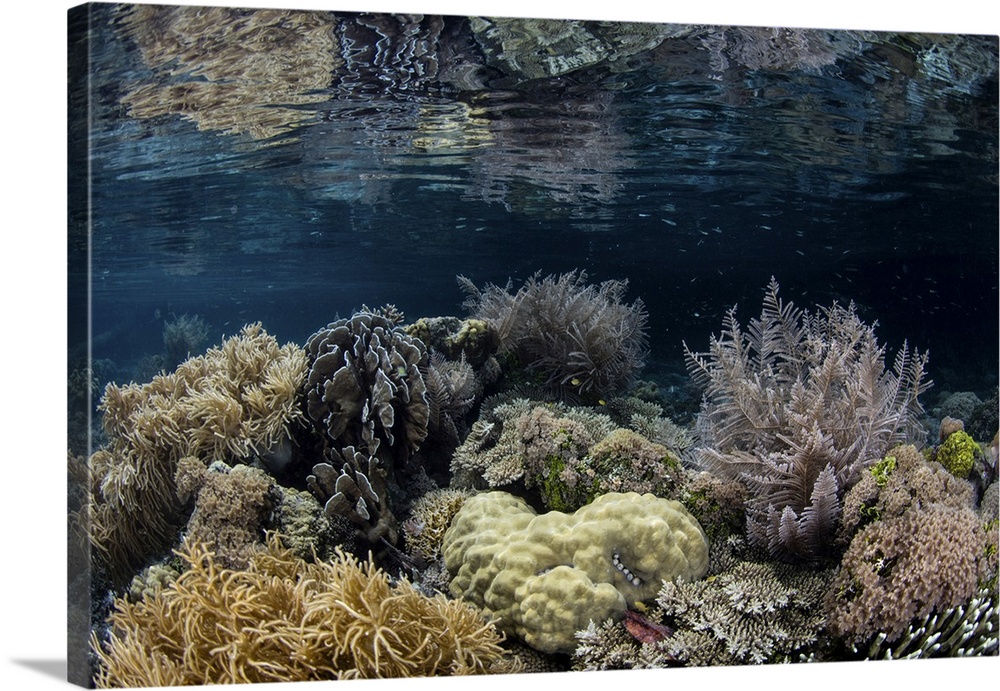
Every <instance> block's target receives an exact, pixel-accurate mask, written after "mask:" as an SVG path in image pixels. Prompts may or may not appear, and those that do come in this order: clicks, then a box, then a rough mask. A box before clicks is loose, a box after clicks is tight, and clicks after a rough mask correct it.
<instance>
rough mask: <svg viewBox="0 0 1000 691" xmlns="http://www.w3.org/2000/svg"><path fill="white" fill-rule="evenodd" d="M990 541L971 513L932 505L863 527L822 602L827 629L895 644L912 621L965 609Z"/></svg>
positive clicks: (853, 638)
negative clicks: (962, 606) (878, 637)
mask: <svg viewBox="0 0 1000 691" xmlns="http://www.w3.org/2000/svg"><path fill="white" fill-rule="evenodd" d="M985 544H986V539H985V536H984V534H983V531H982V526H981V524H980V522H979V519H978V517H977V516H976V513H975V512H974V511H972V510H971V509H955V508H951V507H947V506H940V505H934V506H930V507H927V508H924V509H920V510H911V511H907V512H906V513H904V514H903V515H902V516H897V517H894V518H886V519H882V520H879V521H876V522H875V523H872V524H871V525H868V526H866V527H864V528H862V529H861V530H860V531H859V532H858V534H857V535H855V537H854V540H852V542H851V544H850V546H849V547H848V548H847V551H846V552H845V553H844V557H843V560H842V561H841V566H840V571H839V572H838V574H837V576H836V577H835V578H834V580H833V582H832V584H831V586H830V589H829V591H828V592H827V595H826V598H825V607H826V610H827V612H828V619H827V625H828V627H829V630H830V631H831V632H833V633H834V634H835V635H837V636H840V637H843V638H845V639H847V640H848V641H850V642H852V643H860V642H863V641H865V640H867V639H869V638H871V637H873V636H875V635H876V634H878V633H884V634H886V639H885V640H886V641H888V642H890V643H891V642H893V641H894V640H896V639H897V638H898V637H899V636H900V635H901V634H902V633H903V632H904V631H905V630H906V627H907V625H908V624H909V623H910V622H911V621H912V620H913V619H916V618H917V617H924V616H927V615H928V614H930V613H931V612H935V611H937V612H942V611H944V610H946V609H948V608H950V607H955V606H957V605H960V604H962V603H963V602H965V601H966V600H968V599H969V598H970V597H972V596H973V594H974V593H975V592H976V589H977V587H978V582H979V578H980V576H983V575H986V571H987V569H988V564H987V563H986V559H985V556H986V555H985V550H984V545H985Z"/></svg>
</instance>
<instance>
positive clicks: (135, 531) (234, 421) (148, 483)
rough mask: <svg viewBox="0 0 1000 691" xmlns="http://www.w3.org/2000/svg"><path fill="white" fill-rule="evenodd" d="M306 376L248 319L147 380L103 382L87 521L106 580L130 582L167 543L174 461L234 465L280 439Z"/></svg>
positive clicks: (174, 518)
mask: <svg viewBox="0 0 1000 691" xmlns="http://www.w3.org/2000/svg"><path fill="white" fill-rule="evenodd" d="M305 374H306V355H305V352H304V351H303V350H302V349H301V348H300V347H298V346H296V345H294V344H287V345H285V346H279V345H278V343H277V341H276V340H275V339H274V338H273V337H272V336H270V335H268V334H267V332H266V331H265V330H264V329H263V327H262V326H261V324H260V323H256V324H250V325H247V326H245V327H244V328H243V329H242V331H241V332H240V333H239V334H238V335H237V336H233V337H232V338H229V339H228V340H226V341H225V342H224V343H223V344H222V345H221V346H220V347H217V348H210V349H209V350H208V351H207V352H206V353H205V354H204V355H200V356H198V357H194V358H191V359H189V360H187V361H185V362H183V363H181V364H180V365H179V366H178V367H177V369H176V370H175V371H174V372H171V373H168V374H160V375H157V376H156V377H154V378H153V380H152V381H150V382H148V383H146V384H135V383H133V384H127V385H124V386H119V385H116V384H109V385H108V386H107V388H106V389H105V392H104V396H103V398H102V399H101V404H100V410H101V412H102V413H103V416H104V417H103V423H104V429H105V431H106V432H107V435H108V444H107V446H106V447H105V448H103V449H100V450H98V451H97V452H95V453H94V454H93V455H92V457H91V459H90V465H91V473H92V481H93V484H92V493H93V497H92V500H91V516H90V518H91V521H90V523H91V542H92V544H93V545H94V547H95V555H96V557H97V559H98V561H99V562H100V563H101V565H102V566H103V567H104V568H105V569H106V570H107V571H108V572H109V574H110V575H111V576H112V578H114V579H115V580H119V581H121V580H124V579H127V578H129V577H131V572H132V570H133V569H134V568H135V567H137V566H138V565H140V564H141V563H142V561H144V559H145V558H146V557H147V556H149V555H150V554H152V553H155V552H157V551H159V550H163V549H166V548H167V547H169V546H170V545H171V544H172V543H173V542H174V540H175V539H176V536H177V533H178V530H179V528H180V525H181V524H182V523H183V516H184V506H183V502H182V501H181V500H179V499H178V497H177V494H176V492H177V489H179V488H177V487H175V480H174V478H175V474H176V471H177V466H178V462H179V461H180V460H181V459H182V458H185V457H191V458H195V459H198V460H200V461H201V462H202V463H204V464H206V465H207V464H209V463H211V462H212V461H216V460H228V461H241V460H247V459H250V458H252V457H254V456H257V455H266V454H267V453H268V452H269V451H271V450H273V449H274V448H276V447H278V446H280V445H281V444H283V443H286V442H287V439H288V436H289V430H290V428H291V426H292V425H294V424H295V423H296V422H298V421H299V420H300V419H301V418H302V412H301V410H300V409H299V407H298V404H297V400H296V397H297V394H298V392H299V388H300V386H301V385H302V383H303V381H304V380H305ZM180 489H182V493H183V488H180ZM189 489H190V488H189Z"/></svg>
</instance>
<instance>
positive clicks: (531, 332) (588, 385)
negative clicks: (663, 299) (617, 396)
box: [458, 271, 648, 396]
mask: <svg viewBox="0 0 1000 691" xmlns="http://www.w3.org/2000/svg"><path fill="white" fill-rule="evenodd" d="M540 276H541V273H540V272H539V273H536V274H535V275H534V276H532V277H531V278H529V279H528V280H527V281H525V283H524V285H523V286H522V287H521V288H519V289H518V290H517V291H516V292H512V291H513V286H512V284H511V283H509V282H508V284H507V286H506V288H500V287H499V286H496V285H492V284H490V285H487V286H486V288H485V289H483V290H479V289H478V288H477V287H476V286H475V284H473V283H472V281H470V280H469V279H467V278H465V277H463V276H459V277H458V280H459V283H460V284H461V285H462V287H463V288H464V289H465V290H466V292H467V293H468V294H469V298H468V299H467V300H466V301H465V307H466V308H467V309H468V310H470V311H471V312H472V314H473V316H474V317H475V318H477V319H482V320H484V321H485V322H487V323H488V324H490V326H491V327H492V328H494V329H495V330H496V332H497V334H498V335H499V337H500V350H501V352H504V353H516V355H517V356H518V358H519V359H520V362H521V363H522V364H523V365H525V366H526V367H528V368H530V369H533V370H536V371H537V372H539V373H540V374H541V375H542V376H543V377H544V378H545V386H547V387H549V388H552V389H557V390H558V389H562V388H568V389H572V390H574V391H576V392H579V393H581V394H585V395H586V394H590V395H595V396H600V395H604V396H608V395H611V394H613V393H616V392H619V391H622V390H623V389H625V388H626V387H627V385H628V384H630V383H631V381H632V379H633V378H634V375H635V373H636V372H637V371H638V369H639V368H640V367H641V366H642V365H643V364H644V363H645V359H646V351H647V347H646V333H645V328H646V321H647V318H648V317H647V314H646V310H645V305H644V304H643V302H642V300H636V301H635V302H633V303H632V304H631V305H629V304H626V303H625V302H623V298H624V296H625V290H626V288H627V287H628V281H605V282H603V283H601V284H600V285H597V286H594V285H587V283H586V281H587V274H586V272H584V271H579V272H577V271H571V272H569V273H566V274H562V275H560V276H546V277H545V278H540Z"/></svg>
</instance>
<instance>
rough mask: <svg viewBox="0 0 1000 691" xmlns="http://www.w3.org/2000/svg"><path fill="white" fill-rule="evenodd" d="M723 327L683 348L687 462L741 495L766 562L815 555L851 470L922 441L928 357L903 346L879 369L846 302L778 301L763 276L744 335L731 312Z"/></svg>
mask: <svg viewBox="0 0 1000 691" xmlns="http://www.w3.org/2000/svg"><path fill="white" fill-rule="evenodd" d="M723 326H724V330H723V333H722V334H721V335H720V336H719V337H717V338H714V339H713V341H712V343H711V344H710V347H709V352H708V353H694V352H692V351H691V350H690V349H688V347H687V345H686V344H685V346H684V349H685V354H686V356H687V361H688V369H689V371H690V373H691V376H692V379H693V380H694V382H695V383H696V384H698V385H699V386H701V387H702V389H703V390H704V399H703V401H702V407H701V412H700V413H699V415H698V421H697V429H698V433H699V436H700V438H701V441H702V446H701V447H699V448H698V449H697V450H696V453H697V456H698V458H699V460H700V462H701V463H702V464H703V465H705V466H706V467H707V468H709V469H711V470H713V471H715V472H717V473H719V474H721V475H723V476H725V477H730V478H735V479H740V480H741V481H742V482H743V483H744V484H745V485H746V486H747V488H748V489H749V491H750V493H751V497H752V498H751V501H750V506H749V508H748V516H747V518H748V531H749V535H750V538H751V540H753V541H754V542H755V543H757V544H763V545H765V546H767V548H768V549H769V550H770V551H771V553H772V554H774V555H776V556H785V557H800V558H812V557H816V556H820V555H821V554H822V552H823V551H824V549H825V548H826V545H828V544H829V543H830V542H831V540H830V538H831V537H832V535H833V533H834V531H835V530H836V527H837V520H838V518H839V515H840V500H841V497H842V496H843V493H844V492H845V491H846V490H847V489H848V488H849V487H850V486H851V485H853V484H854V483H855V482H856V481H857V480H858V478H859V476H860V472H861V470H862V469H863V468H865V467H866V466H867V465H868V464H870V463H871V462H873V461H875V460H878V459H879V458H881V457H882V456H883V455H884V454H885V452H886V451H887V450H888V449H889V448H891V447H893V446H896V445H898V444H900V443H903V442H904V441H911V442H917V443H920V442H921V441H922V440H923V439H924V436H925V432H924V430H923V429H922V427H921V426H920V424H919V417H920V415H921V413H922V412H923V409H922V407H921V405H920V403H919V401H918V396H919V395H920V394H921V393H923V392H924V391H925V390H926V389H927V388H928V387H929V386H930V385H931V382H929V381H924V368H925V365H926V362H927V356H926V354H923V355H921V354H918V353H916V352H911V351H910V349H909V347H908V346H907V345H906V344H905V343H904V344H903V347H902V348H901V349H900V351H899V353H898V354H897V356H896V359H895V362H894V366H893V369H892V370H891V371H887V370H886V369H885V365H884V356H885V348H884V347H883V346H880V345H879V344H878V341H877V339H876V338H875V332H874V327H873V326H868V325H866V324H865V323H864V322H862V321H861V319H860V318H859V317H858V315H857V312H856V310H855V307H854V304H853V303H851V304H850V305H848V306H847V307H843V306H841V305H838V304H837V303H834V304H833V305H832V306H831V307H828V308H825V309H821V310H820V311H819V312H817V313H808V312H805V311H803V310H800V309H798V308H796V307H795V306H794V305H793V304H792V303H790V302H789V303H785V302H783V301H782V300H781V299H780V298H779V296H778V283H777V281H776V280H775V279H773V278H772V279H771V282H770V284H769V285H768V289H767V292H766V294H765V297H764V307H763V310H762V312H761V316H760V318H759V319H754V320H751V322H750V324H749V325H748V327H747V329H746V331H743V329H742V328H741V327H740V324H739V322H738V321H737V319H736V309H735V307H734V308H733V309H731V310H730V311H729V312H728V313H727V315H726V317H725V320H724V322H723Z"/></svg>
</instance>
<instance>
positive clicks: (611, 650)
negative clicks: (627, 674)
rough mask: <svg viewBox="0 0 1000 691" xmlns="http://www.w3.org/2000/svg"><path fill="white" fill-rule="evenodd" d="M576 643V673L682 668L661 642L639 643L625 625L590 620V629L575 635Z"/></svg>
mask: <svg viewBox="0 0 1000 691" xmlns="http://www.w3.org/2000/svg"><path fill="white" fill-rule="evenodd" d="M657 612H658V613H659V609H658V608H657ZM657 618H659V617H657ZM576 639H577V646H576V650H574V651H573V669H574V670H575V671H581V672H595V671H601V670H609V669H659V668H662V667H669V666H671V665H674V666H676V665H678V664H680V663H678V662H677V661H676V660H675V659H674V658H673V656H672V655H671V654H670V653H668V652H667V651H666V649H665V647H666V646H665V645H664V642H663V641H662V640H660V641H655V642H640V641H637V640H636V639H635V637H634V636H632V635H631V634H630V633H629V631H628V629H626V628H625V625H624V622H619V621H614V620H611V619H608V620H606V621H604V622H603V623H601V624H600V625H597V624H596V623H594V620H593V619H591V620H590V623H589V624H587V628H585V629H583V630H581V631H577V632H576Z"/></svg>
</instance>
